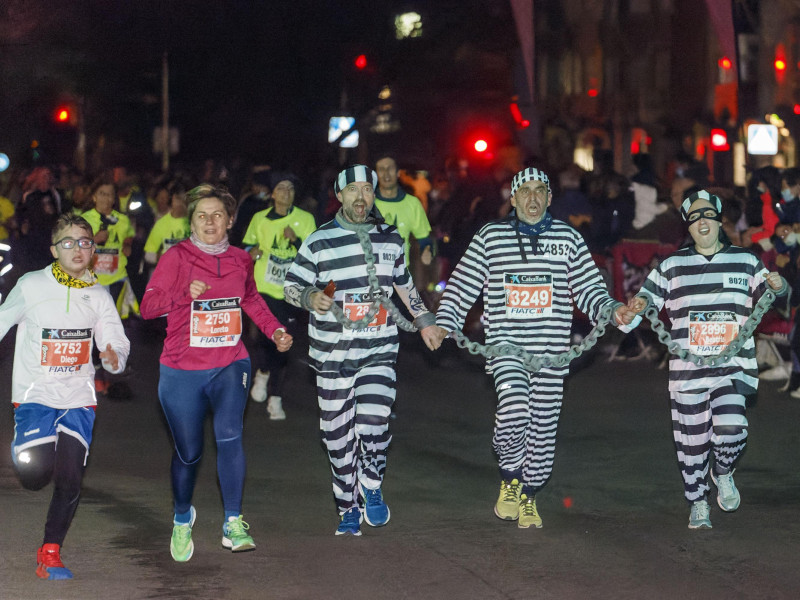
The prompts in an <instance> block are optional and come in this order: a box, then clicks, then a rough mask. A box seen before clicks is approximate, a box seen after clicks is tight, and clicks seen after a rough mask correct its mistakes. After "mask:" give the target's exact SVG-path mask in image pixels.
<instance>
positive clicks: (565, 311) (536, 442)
mask: <svg viewBox="0 0 800 600" xmlns="http://www.w3.org/2000/svg"><path fill="white" fill-rule="evenodd" d="M552 198H553V195H552V193H551V190H550V180H549V179H548V177H547V175H546V174H545V173H543V172H542V171H540V170H538V169H534V168H527V169H523V170H522V171H520V172H519V173H517V174H516V176H515V177H514V178H513V180H512V181H511V205H512V206H513V207H514V209H515V210H514V212H512V213H511V215H510V216H509V217H508V218H506V219H503V220H500V221H493V222H491V223H489V224H487V225H485V226H484V227H483V228H482V229H481V230H480V231H478V233H477V234H476V235H475V237H474V238H473V239H472V242H471V243H470V245H469V247H468V248H467V251H466V253H465V254H464V256H463V258H462V259H461V261H460V262H459V264H458V266H457V267H456V268H455V270H454V271H453V274H452V275H451V277H450V280H449V281H448V282H447V287H446V288H445V292H444V295H443V297H442V301H441V304H440V306H439V310H438V312H437V324H438V326H439V328H438V331H437V334H438V336H439V339H440V340H441V339H443V338H444V337H445V336H446V335H447V334H448V332H450V331H455V330H458V329H461V327H462V326H463V324H464V319H465V318H466V315H467V312H468V311H469V309H470V308H471V307H472V305H473V304H474V303H475V301H476V300H477V298H478V296H479V295H480V294H481V292H483V305H484V310H485V316H486V343H487V344H490V345H497V344H511V345H514V346H518V347H520V348H524V349H525V350H527V351H528V352H531V353H535V354H537V355H553V354H556V353H560V352H564V351H566V350H567V349H568V347H569V342H570V330H571V326H572V303H573V301H574V302H575V303H576V304H577V306H578V308H580V310H581V311H583V312H584V313H586V314H587V315H588V316H589V317H590V318H591V319H592V320H593V321H596V320H597V318H598V315H599V314H600V311H601V310H602V309H603V308H604V307H605V306H614V307H615V313H614V314H615V318H616V321H617V323H626V324H627V323H630V322H631V319H632V317H633V313H632V311H630V310H629V309H628V308H627V307H626V306H624V305H623V304H622V303H620V302H616V301H615V300H613V299H612V298H611V297H610V296H609V295H608V292H607V291H606V286H605V284H604V282H603V279H602V277H601V276H600V273H599V271H598V270H597V267H596V266H595V264H594V262H593V261H592V257H591V255H590V254H589V251H588V250H587V248H586V244H585V243H584V241H583V238H582V237H581V235H580V234H579V233H578V232H577V231H575V230H574V229H573V228H572V227H570V226H569V225H567V224H566V223H563V222H561V221H557V220H554V219H553V218H552V217H551V216H550V213H549V212H548V211H547V207H549V206H550V202H551V201H552ZM567 369H568V367H566V366H564V367H556V366H553V367H547V368H543V369H541V370H540V371H538V372H536V373H531V372H529V371H527V370H526V369H525V367H524V365H523V362H522V360H521V359H519V358H517V357H511V356H505V357H501V358H491V359H488V360H487V361H486V370H487V371H488V372H490V373H491V374H492V375H493V376H494V382H495V389H496V390H497V398H498V402H497V412H496V415H495V429H494V439H493V442H492V445H493V447H494V450H495V452H496V453H497V456H498V459H499V465H500V476H501V478H502V482H501V484H500V495H499V497H498V499H497V503H496V504H495V508H494V512H495V514H496V515H497V516H498V517H499V518H501V519H504V520H509V521H514V520H516V521H517V524H518V526H519V527H521V528H528V527H530V526H531V525H534V526H535V527H541V526H542V520H541V518H540V517H539V514H538V511H537V509H536V499H535V495H536V493H537V492H538V491H539V490H541V489H542V488H543V487H544V485H545V484H546V483H547V480H548V479H549V478H550V474H551V472H552V469H553V457H554V455H555V445H556V428H557V425H558V417H559V413H560V412H561V399H562V397H563V387H564V376H565V375H566V374H567Z"/></svg>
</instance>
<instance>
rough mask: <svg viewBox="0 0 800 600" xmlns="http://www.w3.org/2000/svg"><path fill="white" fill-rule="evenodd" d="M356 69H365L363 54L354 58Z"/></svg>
mask: <svg viewBox="0 0 800 600" xmlns="http://www.w3.org/2000/svg"><path fill="white" fill-rule="evenodd" d="M354 64H355V65H356V69H359V70H363V69H366V68H367V57H366V56H365V55H364V54H359V55H358V56H356V60H355V63H354Z"/></svg>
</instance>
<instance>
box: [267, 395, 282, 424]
mask: <svg viewBox="0 0 800 600" xmlns="http://www.w3.org/2000/svg"><path fill="white" fill-rule="evenodd" d="M267 412H268V413H269V419H270V421H283V420H284V419H285V418H286V413H285V412H283V406H282V405H281V397H280V396H270V397H269V400H267Z"/></svg>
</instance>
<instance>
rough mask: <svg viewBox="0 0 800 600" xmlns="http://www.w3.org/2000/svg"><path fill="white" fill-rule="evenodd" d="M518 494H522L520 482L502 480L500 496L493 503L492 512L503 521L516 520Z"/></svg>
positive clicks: (517, 515) (517, 514)
mask: <svg viewBox="0 0 800 600" xmlns="http://www.w3.org/2000/svg"><path fill="white" fill-rule="evenodd" d="M520 494H522V484H521V483H520V482H519V481H518V480H516V479H512V480H511V481H505V480H504V481H502V482H501V483H500V496H499V497H498V498H497V503H496V504H495V505H494V514H495V515H497V517H498V518H500V519H503V520H504V521H516V520H517V518H518V517H519V497H520Z"/></svg>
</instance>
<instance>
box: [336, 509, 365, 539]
mask: <svg viewBox="0 0 800 600" xmlns="http://www.w3.org/2000/svg"><path fill="white" fill-rule="evenodd" d="M363 520H364V517H363V516H362V515H361V511H360V510H359V508H358V507H357V506H356V507H353V508H351V509H350V510H348V511H347V512H346V513H344V514H343V515H342V520H341V522H340V523H339V527H338V528H337V529H336V535H347V534H348V533H349V534H350V535H355V536H359V535H361V521H363Z"/></svg>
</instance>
